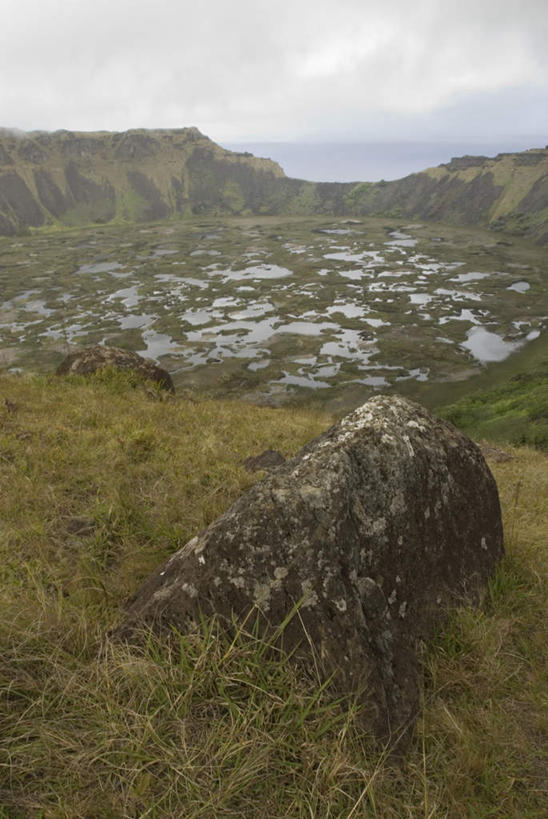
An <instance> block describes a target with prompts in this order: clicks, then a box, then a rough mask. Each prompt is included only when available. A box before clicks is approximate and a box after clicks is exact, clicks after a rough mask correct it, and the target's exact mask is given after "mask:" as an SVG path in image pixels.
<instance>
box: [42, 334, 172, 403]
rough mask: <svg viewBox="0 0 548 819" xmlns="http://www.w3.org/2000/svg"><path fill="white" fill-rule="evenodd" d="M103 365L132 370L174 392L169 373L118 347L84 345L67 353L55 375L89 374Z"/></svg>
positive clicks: (136, 354)
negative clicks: (80, 348) (75, 350)
mask: <svg viewBox="0 0 548 819" xmlns="http://www.w3.org/2000/svg"><path fill="white" fill-rule="evenodd" d="M103 367H116V368H118V369H122V370H134V371H135V372H137V373H138V374H139V375H140V376H142V378H144V379H147V380H149V381H155V382H156V383H157V384H158V385H159V386H160V387H162V388H163V389H165V390H169V392H175V389H174V387H173V381H172V380H171V376H170V374H169V373H168V372H167V371H166V370H163V369H162V368H161V367H158V366H157V365H156V364H153V362H152V361H148V360H147V359H146V358H143V357H142V356H140V355H139V354H138V353H134V352H132V351H131V350H120V349H118V347H103V346H102V345H100V344H97V345H96V346H95V347H86V348H85V349H83V350H78V351H77V352H75V353H71V354H70V355H68V356H67V357H66V358H65V359H64V361H62V362H61V364H59V366H58V367H57V370H56V373H57V375H91V373H94V372H96V371H97V370H100V369H102V368H103Z"/></svg>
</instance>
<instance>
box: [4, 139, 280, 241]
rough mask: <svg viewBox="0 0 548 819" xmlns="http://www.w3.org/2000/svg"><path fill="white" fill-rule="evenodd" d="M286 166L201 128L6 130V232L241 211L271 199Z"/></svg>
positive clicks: (258, 206) (258, 205)
mask: <svg viewBox="0 0 548 819" xmlns="http://www.w3.org/2000/svg"><path fill="white" fill-rule="evenodd" d="M283 178H284V173H283V171H282V170H281V168H280V167H279V166H278V165H277V164H276V163H275V162H272V161H271V160H266V159H257V158H255V157H253V156H251V154H237V153H233V152H231V151H225V150H223V149H222V148H220V147H219V146H218V145H216V144H215V143H214V142H212V141H211V140H210V139H208V138H207V137H205V136H204V135H203V134H201V133H200V131H198V129H197V128H182V129H178V130H162V131H144V130H134V131H127V132H125V133H109V132H100V133H73V132H71V131H57V132H55V133H42V132H34V133H29V134H18V133H13V132H10V131H6V130H4V131H0V233H4V234H13V233H16V232H17V231H18V230H21V229H22V228H25V227H39V226H42V225H47V224H55V223H62V224H65V225H78V224H89V223H90V222H110V221H113V220H116V221H152V220H157V219H167V218H172V217H175V216H185V215H189V214H191V213H200V212H208V213H211V212H214V213H217V212H218V213H240V212H242V211H243V210H246V209H247V210H256V209H259V208H260V205H261V203H263V202H268V201H269V199H270V198H271V190H272V188H273V187H275V183H276V181H277V180H281V179H283Z"/></svg>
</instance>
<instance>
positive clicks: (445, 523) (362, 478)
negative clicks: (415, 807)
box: [117, 396, 503, 740]
mask: <svg viewBox="0 0 548 819" xmlns="http://www.w3.org/2000/svg"><path fill="white" fill-rule="evenodd" d="M502 554H503V543H502V523H501V515H500V506H499V499H498V493H497V488H496V484H495V481H494V479H493V477H492V475H491V472H490V471H489V468H488V466H487V464H486V463H485V460H484V458H483V456H482V454H481V452H480V450H479V448H478V447H477V446H476V445H475V444H474V443H473V442H472V441H470V440H469V439H468V438H467V437H466V436H464V435H463V434H462V433H460V432H459V431H457V430H456V429H455V428H454V427H453V426H451V425H450V424H448V423H446V422H443V421H439V420H437V419H435V418H434V417H432V416H431V415H430V414H429V413H428V412H427V411H426V410H425V409H423V408H422V407H420V406H419V405H417V404H414V403H412V402H410V401H407V400H405V399H403V398H400V397H387V396H382V397H377V398H373V399H371V400H370V401H368V402H367V403H366V404H364V405H363V406H362V407H360V408H359V409H357V410H356V411H355V412H353V413H351V414H350V415H348V416H346V417H345V418H343V419H342V420H341V421H340V422H339V423H338V424H336V425H335V426H333V427H331V429H329V430H328V431H327V432H326V433H324V434H323V435H322V436H320V437H319V438H317V439H316V440H314V441H312V442H311V443H310V444H308V445H307V446H306V447H305V448H304V449H303V450H301V452H300V453H299V454H298V455H297V456H296V457H295V458H293V459H292V460H290V461H287V462H286V463H285V464H283V465H282V466H280V467H279V468H278V469H276V471H275V472H273V473H272V474H270V475H269V476H267V477H266V478H265V479H264V480H262V481H260V482H259V483H257V484H255V486H253V487H252V488H251V489H250V490H248V491H247V492H246V493H245V494H244V495H242V497H240V498H239V500H238V501H236V503H234V504H233V506H231V507H230V509H228V511H227V512H225V513H224V514H223V515H222V516H221V517H220V518H219V519H218V520H217V521H216V522H215V523H213V524H212V525H211V526H209V527H208V528H207V529H206V530H205V531H203V532H202V533H201V534H200V535H198V536H197V537H195V538H193V540H191V541H190V542H189V543H187V544H186V545H185V546H184V547H183V548H182V549H180V550H179V551H178V552H176V553H175V554H174V555H173V556H172V557H171V558H170V560H168V561H167V563H165V564H164V565H163V566H161V567H160V568H159V569H158V570H157V571H156V572H155V573H154V574H153V575H152V576H151V577H150V578H149V579H148V581H147V582H146V583H145V584H144V586H143V587H142V588H141V589H140V591H139V592H138V593H137V595H136V597H135V598H134V600H133V602H132V604H131V606H130V608H129V611H128V614H127V618H126V621H125V622H124V623H123V624H122V626H121V627H120V628H119V629H118V632H117V634H118V636H119V637H122V638H126V639H127V638H129V639H131V638H132V636H134V634H135V632H136V629H138V627H139V625H140V624H141V623H148V624H150V625H152V626H153V627H155V628H157V629H161V628H165V627H170V626H176V627H177V628H178V629H180V630H181V631H185V632H186V631H189V630H192V629H193V628H194V627H195V626H196V624H197V622H199V616H200V613H203V614H206V615H210V614H217V615H218V616H220V617H221V618H222V619H226V620H227V621H230V618H231V617H233V616H234V615H235V616H236V617H237V618H243V617H245V616H246V615H247V614H248V613H249V612H250V610H252V609H253V608H254V607H255V611H254V613H253V617H255V616H256V617H257V618H258V620H259V623H260V625H261V628H263V629H265V630H266V631H268V630H269V629H270V628H272V627H275V626H278V625H279V624H281V623H282V622H283V620H284V618H285V617H286V615H287V614H288V612H290V611H291V609H292V607H293V606H294V605H295V604H296V603H298V602H300V609H299V614H298V615H297V616H294V617H293V618H292V619H291V621H290V623H289V624H288V626H287V627H286V628H285V631H284V634H283V645H284V647H285V648H286V649H296V651H295V655H294V656H295V658H296V659H297V661H299V660H302V661H304V662H305V663H308V665H309V666H310V663H311V659H312V658H311V654H312V653H313V654H314V656H315V660H316V662H317V664H318V666H319V667H320V669H321V671H322V673H323V674H324V675H329V674H331V673H333V672H335V680H336V683H335V684H336V685H338V687H339V690H340V691H341V692H343V693H356V694H357V695H358V697H359V701H360V703H361V705H362V706H363V708H362V718H363V720H364V724H365V725H366V726H368V727H369V728H370V729H371V730H372V732H373V733H374V734H375V735H376V736H377V737H378V738H379V739H383V740H385V739H387V738H388V737H392V738H394V736H395V735H396V734H397V732H398V731H399V729H402V728H405V727H407V726H410V725H412V723H413V720H414V718H415V716H416V713H417V710H418V703H419V695H418V659H417V647H418V646H419V645H420V643H421V642H422V641H424V640H427V639H428V638H430V637H432V635H433V634H434V632H435V631H436V630H437V629H438V628H439V626H440V625H441V624H442V623H443V621H444V619H445V617H446V615H447V611H448V610H449V609H450V608H451V607H452V606H456V605H458V604H460V603H462V602H463V601H471V602H477V601H478V599H480V598H481V594H482V590H483V589H484V588H485V584H486V581H487V579H488V578H489V576H490V575H491V574H492V573H493V570H494V568H495V565H496V563H497V561H498V560H499V559H500V558H501V556H502ZM253 617H252V618H251V619H253ZM248 622H249V621H248Z"/></svg>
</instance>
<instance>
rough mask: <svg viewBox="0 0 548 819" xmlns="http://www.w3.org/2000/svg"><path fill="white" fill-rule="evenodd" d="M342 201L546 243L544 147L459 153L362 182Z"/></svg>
mask: <svg viewBox="0 0 548 819" xmlns="http://www.w3.org/2000/svg"><path fill="white" fill-rule="evenodd" d="M346 202H347V206H348V209H349V210H350V211H351V212H352V213H354V214H356V215H366V214H367V215H369V214H378V213H386V214H393V215H398V216H409V217H413V218H420V219H431V220H434V221H440V222H449V223H454V224H460V225H467V224H469V225H474V224H480V225H485V226H487V227H491V228H493V229H496V230H504V231H507V232H509V233H514V234H518V235H522V236H525V237H527V238H531V239H533V241H535V242H538V243H540V244H547V243H548V146H547V147H546V148H544V149H532V150H530V151H524V152H522V153H513V154H509V153H507V154H499V155H498V156H496V157H494V158H492V159H490V158H488V157H484V156H464V157H460V158H456V159H452V160H451V162H448V163H446V164H444V165H439V166H438V167H437V168H429V169H428V170H426V171H423V172H421V173H415V174H411V175H410V176H406V177H405V178H404V179H398V180H396V181H393V182H377V183H375V184H372V183H367V182H364V183H361V184H358V185H355V186H354V187H353V188H352V190H351V191H350V193H349V194H348V195H347V197H346Z"/></svg>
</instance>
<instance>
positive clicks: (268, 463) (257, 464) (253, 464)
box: [243, 449, 285, 472]
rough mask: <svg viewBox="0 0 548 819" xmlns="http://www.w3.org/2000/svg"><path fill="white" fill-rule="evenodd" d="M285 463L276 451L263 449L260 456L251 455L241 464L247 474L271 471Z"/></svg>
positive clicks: (280, 454)
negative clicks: (262, 470)
mask: <svg viewBox="0 0 548 819" xmlns="http://www.w3.org/2000/svg"><path fill="white" fill-rule="evenodd" d="M284 463H285V458H284V456H283V455H282V453H281V452H278V450H277V449H265V451H264V452H261V454H260V455H251V456H250V457H249V458H246V459H245V461H244V462H243V466H244V468H245V469H247V471H248V472H258V471H259V470H260V469H265V470H268V471H270V470H272V469H276V468H277V467H278V466H281V465H282V464H284Z"/></svg>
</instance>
